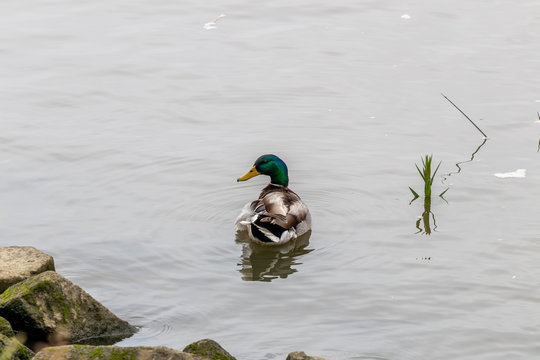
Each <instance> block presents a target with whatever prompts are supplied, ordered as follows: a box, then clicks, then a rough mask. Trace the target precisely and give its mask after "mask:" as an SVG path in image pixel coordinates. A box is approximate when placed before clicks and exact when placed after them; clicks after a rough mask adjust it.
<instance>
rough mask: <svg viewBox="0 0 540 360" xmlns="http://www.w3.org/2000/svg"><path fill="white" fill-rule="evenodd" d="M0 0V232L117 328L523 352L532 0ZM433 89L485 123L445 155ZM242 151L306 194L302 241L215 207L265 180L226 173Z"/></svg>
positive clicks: (351, 351) (445, 134)
mask: <svg viewBox="0 0 540 360" xmlns="http://www.w3.org/2000/svg"><path fill="white" fill-rule="evenodd" d="M0 9H1V11H0V14H1V15H0V19H1V21H0V78H1V79H2V86H1V87H0V107H1V109H2V118H1V120H0V124H1V132H0V165H1V167H2V177H1V180H0V201H1V203H2V206H1V207H0V217H1V219H2V222H1V223H2V224H1V225H0V245H3V246H7V245H33V246H36V247H38V248H39V249H41V250H43V251H45V252H47V253H50V254H52V255H53V256H54V257H55V261H56V265H57V270H58V271H59V272H60V273H61V274H63V275H64V276H66V277H68V278H69V279H71V280H72V281H74V282H75V283H77V284H79V285H81V286H82V287H83V288H84V289H86V290H87V291H88V292H89V293H90V294H92V295H93V296H94V297H96V298H97V299H98V300H99V301H101V302H102V303H103V304H105V305H106V306H107V307H108V308H110V309H111V310H112V311H113V312H115V313H116V314H118V315H119V316H120V317H122V318H124V319H126V320H128V321H129V322H130V323H133V324H136V325H139V326H141V330H140V332H139V333H138V334H136V335H135V336H133V337H132V338H130V339H127V340H124V341H123V342H121V343H120V345H165V346H169V347H172V348H176V349H182V348H183V347H184V346H185V345H186V344H188V343H190V342H192V341H195V340H198V339H201V338H206V337H210V338H213V339H215V340H217V341H218V342H219V343H220V344H222V345H223V346H224V347H225V348H226V349H227V350H229V351H230V352H231V353H233V354H234V355H235V356H237V357H238V358H239V359H272V358H278V359H281V358H285V356H286V354H287V353H288V352H290V351H294V350H304V351H306V352H307V353H308V354H313V355H318V356H324V357H328V358H331V359H336V360H339V359H405V360H407V359H410V360H413V359H414V360H416V359H456V358H459V359H474V360H482V359H485V360H487V359H489V360H492V359H510V358H511V359H531V358H534V357H535V356H537V355H538V353H539V352H540V342H539V339H540V311H539V310H538V309H539V308H540V286H538V285H539V282H538V279H539V278H540V265H539V262H538V257H539V255H540V225H539V222H538V219H539V214H540V213H539V211H538V206H537V205H538V201H539V200H540V187H539V186H538V184H539V183H540V173H539V170H540V166H539V165H538V162H539V156H540V155H539V153H537V147H538V141H539V138H540V124H539V123H536V122H535V121H536V120H538V119H537V115H536V112H537V111H539V110H540V75H539V67H538V54H539V53H540V4H538V2H536V1H526V0H525V1H520V2H514V1H508V0H499V1H495V0H493V1H481V2H472V3H470V2H458V3H456V2H453V3H443V2H431V1H426V0H417V1H410V2H407V3H403V2H393V1H362V2H358V1H338V2H323V1H309V2H306V1H301V2H298V3H294V4H293V3H291V2H285V1H274V2H271V3H265V4H262V3H256V2H249V1H245V0H238V1H233V2H231V1H227V2H226V1H218V2H213V3H212V4H202V3H199V2H195V1H182V2H175V1H170V0H161V1H154V2H145V1H124V0H119V1H113V2H111V1H101V0H100V1H92V2H88V3H78V2H68V1H65V0H55V1H41V2H37V3H36V2H34V3H26V2H5V3H3V4H2V5H0ZM222 13H223V14H226V16H225V17H223V18H221V19H220V20H219V21H217V22H216V28H215V29H212V30H205V29H204V27H203V26H204V24H206V23H208V22H210V21H212V20H213V19H215V18H216V17H217V16H218V15H220V14H222ZM403 15H409V18H407V16H403ZM441 92H443V93H444V94H446V95H447V96H448V97H449V98H451V99H452V100H453V101H454V102H456V104H458V105H459V106H460V108H462V109H463V110H464V111H465V112H466V113H467V114H468V115H469V116H470V117H471V118H472V119H473V120H475V121H476V122H477V124H478V125H479V126H480V127H481V128H482V129H483V130H484V131H485V132H486V133H487V134H488V136H489V140H488V141H487V142H486V143H485V144H484V145H483V146H482V147H481V149H480V150H479V151H478V152H477V153H476V154H475V157H474V160H473V161H471V162H467V163H463V164H461V165H460V166H461V168H462V171H461V172H459V173H455V172H456V171H457V168H456V166H455V164H456V163H458V162H463V161H467V160H468V159H470V157H471V154H472V153H473V152H475V151H476V150H477V148H478V147H479V146H480V145H481V143H482V141H483V140H482V136H481V135H480V134H479V133H478V132H477V131H476V129H474V128H473V127H472V125H471V124H470V123H468V122H467V120H466V119H465V118H464V117H463V116H462V115H461V114H460V113H459V112H458V111H457V110H456V109H455V108H453V107H452V106H451V105H450V104H449V103H448V102H447V101H446V100H445V99H444V98H443V97H442V96H441V95H440V93H441ZM263 153H275V154H278V155H279V156H281V157H282V158H283V159H284V160H285V161H286V162H287V164H288V166H289V169H290V178H291V182H290V186H291V188H292V189H293V190H294V191H295V192H297V193H298V194H299V195H300V196H301V197H302V198H303V199H304V200H305V202H306V203H307V204H308V205H309V207H310V209H311V213H312V215H313V231H312V233H311V234H310V237H309V238H308V239H304V240H303V241H302V242H299V243H295V244H292V245H291V246H289V247H286V248H282V249H279V250H276V251H271V250H268V249H261V248H257V247H253V246H251V245H249V243H247V242H246V241H245V239H242V237H241V236H237V234H235V233H234V229H233V222H234V219H235V217H236V216H237V214H238V213H239V211H240V209H241V207H242V206H243V205H244V204H245V203H246V202H248V201H250V200H253V199H254V198H255V197H256V196H257V195H258V193H259V191H260V189H261V188H262V187H263V186H264V185H265V182H266V181H267V180H266V179H264V178H263V177H258V178H255V179H252V180H250V181H249V182H246V183H241V184H238V183H236V178H237V177H238V176H239V175H241V174H243V173H244V172H245V171H247V170H248V169H249V167H250V166H251V165H252V163H253V161H254V160H255V159H256V158H257V157H258V156H259V155H261V154H263ZM425 154H433V155H434V159H435V161H436V162H438V161H442V165H441V168H440V170H439V175H440V176H437V179H436V181H435V184H434V193H440V192H442V191H443V190H445V189H446V188H447V187H450V190H449V191H448V192H447V193H446V194H445V198H446V202H445V201H444V200H442V199H440V198H438V197H434V198H433V199H432V202H431V209H430V210H431V212H432V215H433V216H432V217H431V218H430V219H431V223H430V229H431V234H430V235H427V234H425V229H424V228H423V227H422V226H421V227H420V230H422V229H424V231H420V232H418V231H419V229H418V228H417V221H418V220H419V217H421V216H422V214H423V212H424V206H423V205H424V204H423V200H417V201H415V202H413V203H412V204H410V205H409V201H410V200H411V197H412V196H411V194H410V192H409V190H408V188H407V187H408V186H412V187H413V188H415V189H416V190H417V191H418V190H421V189H422V184H421V183H420V178H419V176H418V174H417V173H416V169H415V167H414V164H415V163H420V157H421V156H423V155H425ZM520 168H524V169H527V176H526V177H525V178H517V179H516V178H508V179H500V178H497V177H495V176H494V175H493V174H494V173H501V172H510V171H514V170H516V169H520ZM449 173H452V174H451V175H450V176H447V175H445V174H449ZM433 220H435V222H436V226H434V225H435V222H433Z"/></svg>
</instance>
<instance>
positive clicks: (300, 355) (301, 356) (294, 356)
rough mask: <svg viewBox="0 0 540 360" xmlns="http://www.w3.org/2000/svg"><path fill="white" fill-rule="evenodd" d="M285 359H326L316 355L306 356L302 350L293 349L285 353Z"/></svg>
mask: <svg viewBox="0 0 540 360" xmlns="http://www.w3.org/2000/svg"><path fill="white" fill-rule="evenodd" d="M287 360H326V359H323V358H320V357H316V356H308V355H306V353H305V352H303V351H295V352H292V353H290V354H289V355H287Z"/></svg>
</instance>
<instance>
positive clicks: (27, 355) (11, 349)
mask: <svg viewBox="0 0 540 360" xmlns="http://www.w3.org/2000/svg"><path fill="white" fill-rule="evenodd" d="M33 357H34V352H33V351H32V350H30V349H29V348H27V347H26V346H24V345H23V344H21V343H20V342H19V341H18V340H17V339H15V338H9V337H7V336H5V335H2V334H0V359H1V360H29V359H32V358H33Z"/></svg>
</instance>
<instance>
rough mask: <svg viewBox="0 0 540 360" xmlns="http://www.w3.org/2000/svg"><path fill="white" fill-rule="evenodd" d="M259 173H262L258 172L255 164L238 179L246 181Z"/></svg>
mask: <svg viewBox="0 0 540 360" xmlns="http://www.w3.org/2000/svg"><path fill="white" fill-rule="evenodd" d="M257 175H261V173H260V172H258V171H257V169H255V166H254V167H252V168H251V169H250V170H249V171H248V172H247V173H245V174H244V175H242V176H240V177H239V178H238V179H237V180H236V181H246V180H248V179H251V178H252V177H255V176H257Z"/></svg>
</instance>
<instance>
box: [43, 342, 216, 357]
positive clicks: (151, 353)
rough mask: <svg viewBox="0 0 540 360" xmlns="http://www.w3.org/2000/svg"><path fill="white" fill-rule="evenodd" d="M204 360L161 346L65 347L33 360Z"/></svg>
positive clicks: (45, 350)
mask: <svg viewBox="0 0 540 360" xmlns="http://www.w3.org/2000/svg"><path fill="white" fill-rule="evenodd" d="M59 359H61V360H205V359H204V358H202V357H199V356H197V355H193V354H188V353H185V352H181V351H178V350H173V349H169V348H166V347H163V346H135V347H120V346H89V345H66V346H53V347H48V348H45V349H43V350H41V351H40V352H38V353H37V354H36V356H35V357H34V360H59Z"/></svg>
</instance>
